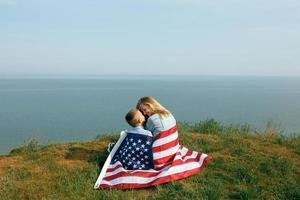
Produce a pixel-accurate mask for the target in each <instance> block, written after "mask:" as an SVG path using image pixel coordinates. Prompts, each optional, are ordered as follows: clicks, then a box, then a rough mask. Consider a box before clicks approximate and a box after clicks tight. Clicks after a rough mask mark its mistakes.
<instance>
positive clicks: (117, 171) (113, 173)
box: [105, 167, 158, 177]
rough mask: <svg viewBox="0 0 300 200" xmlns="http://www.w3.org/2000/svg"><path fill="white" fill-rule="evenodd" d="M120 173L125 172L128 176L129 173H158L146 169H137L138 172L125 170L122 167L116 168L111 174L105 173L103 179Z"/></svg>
mask: <svg viewBox="0 0 300 200" xmlns="http://www.w3.org/2000/svg"><path fill="white" fill-rule="evenodd" d="M122 171H123V172H127V173H128V174H130V173H131V172H158V171H156V170H154V169H147V170H141V169H138V170H126V169H124V168H123V167H120V168H118V169H116V170H114V171H112V172H107V173H106V174H105V177H108V176H112V175H115V174H117V173H119V172H122Z"/></svg>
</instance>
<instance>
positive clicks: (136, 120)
mask: <svg viewBox="0 0 300 200" xmlns="http://www.w3.org/2000/svg"><path fill="white" fill-rule="evenodd" d="M125 119H126V121H127V123H128V124H129V125H130V126H131V127H132V129H131V130H129V131H126V132H127V133H134V134H141V135H146V136H150V137H152V133H151V132H150V131H148V130H146V129H144V127H143V125H144V124H145V117H144V115H143V114H142V113H141V111H140V110H139V109H136V108H133V109H131V110H130V111H129V112H128V113H127V114H126V116H125ZM114 145H115V143H110V144H109V145H108V148H107V151H108V152H110V151H111V150H112V149H113V147H114Z"/></svg>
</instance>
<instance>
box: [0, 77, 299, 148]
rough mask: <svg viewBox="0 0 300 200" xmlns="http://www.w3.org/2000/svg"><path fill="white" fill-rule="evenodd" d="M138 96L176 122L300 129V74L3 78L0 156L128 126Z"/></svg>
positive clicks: (0, 84)
mask: <svg viewBox="0 0 300 200" xmlns="http://www.w3.org/2000/svg"><path fill="white" fill-rule="evenodd" d="M143 96H153V97H154V98H156V99H157V100H158V101H159V102H160V103H161V104H162V105H163V106H165V107H166V108H167V109H168V110H170V111H171V112H172V113H173V115H174V116H175V118H176V119H177V121H181V122H191V123H194V122H199V121H203V120H206V119H210V118H214V119H215V120H217V121H219V122H221V123H222V124H224V125H229V124H233V125H239V124H245V123H246V124H249V125H250V126H251V127H253V128H255V129H256V130H261V131H263V130H265V129H266V127H267V126H269V125H270V124H271V125H272V126H273V127H275V128H276V129H278V130H280V132H281V133H283V134H286V135H294V134H296V135H297V134H300V77H279V76H278V77H266V76H264V77H262V76H77V77H63V76H62V77H25V78H24V77H2V78H1V77H0V138H1V139H0V154H7V153H9V152H10V151H11V149H13V148H16V147H19V146H22V145H24V144H26V143H27V142H28V141H30V140H31V139H36V140H38V141H39V143H40V144H50V143H61V142H74V141H85V140H91V139H94V138H96V137H97V136H99V135H102V134H110V133H112V132H120V131H121V130H124V129H129V128H130V127H129V126H128V125H127V124H126V122H125V118H124V116H125V114H126V113H127V112H128V111H129V110H130V109H131V108H133V107H135V106H136V103H137V101H138V99H139V98H140V97H143Z"/></svg>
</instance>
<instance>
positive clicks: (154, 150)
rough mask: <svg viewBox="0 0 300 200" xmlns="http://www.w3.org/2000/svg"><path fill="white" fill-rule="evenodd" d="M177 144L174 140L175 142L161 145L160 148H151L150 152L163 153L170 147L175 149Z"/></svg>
mask: <svg viewBox="0 0 300 200" xmlns="http://www.w3.org/2000/svg"><path fill="white" fill-rule="evenodd" d="M178 143H179V141H178V138H176V139H175V140H173V141H171V142H168V143H166V144H163V145H160V146H157V147H153V148H152V152H153V153H156V152H159V151H164V150H167V149H170V148H172V147H175V146H176V145H177V144H178Z"/></svg>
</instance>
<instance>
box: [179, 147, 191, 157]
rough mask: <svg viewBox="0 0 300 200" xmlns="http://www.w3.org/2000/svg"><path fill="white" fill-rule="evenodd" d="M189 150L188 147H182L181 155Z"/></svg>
mask: <svg viewBox="0 0 300 200" xmlns="http://www.w3.org/2000/svg"><path fill="white" fill-rule="evenodd" d="M188 151H189V150H188V149H187V148H186V147H182V149H181V156H185V155H186V153H187V152H188Z"/></svg>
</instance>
